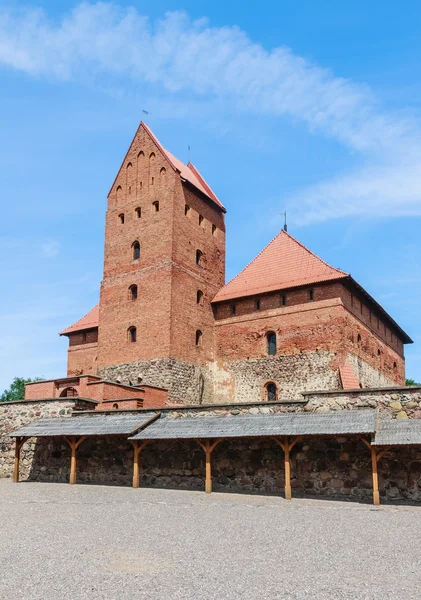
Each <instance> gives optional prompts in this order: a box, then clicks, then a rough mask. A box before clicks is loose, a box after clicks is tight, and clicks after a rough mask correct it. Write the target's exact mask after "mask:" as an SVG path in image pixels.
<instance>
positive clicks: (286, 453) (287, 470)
mask: <svg viewBox="0 0 421 600" xmlns="http://www.w3.org/2000/svg"><path fill="white" fill-rule="evenodd" d="M289 452H290V447H289V440H288V438H285V447H284V459H285V500H291V498H292V491H291V464H290V462H289Z"/></svg>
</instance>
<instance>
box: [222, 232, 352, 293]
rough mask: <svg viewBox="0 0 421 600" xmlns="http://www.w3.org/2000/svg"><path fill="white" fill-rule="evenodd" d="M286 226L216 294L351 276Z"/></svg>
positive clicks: (297, 285)
mask: <svg viewBox="0 0 421 600" xmlns="http://www.w3.org/2000/svg"><path fill="white" fill-rule="evenodd" d="M348 276H349V275H348V273H345V272H344V271H340V270H339V269H335V268H334V267H331V266H330V265H328V264H327V263H326V262H325V261H324V260H322V259H321V258H319V257H318V256H316V255H315V254H313V252H311V251H310V250H308V248H306V247H305V246H303V245H302V244H301V243H300V242H298V241H297V240H296V239H295V238H293V237H292V236H291V235H290V234H289V233H287V232H286V231H284V230H282V231H281V232H280V233H278V235H277V236H276V237H275V238H274V239H273V240H272V241H271V242H270V243H269V244H268V245H267V246H266V248H264V249H263V250H262V251H261V252H260V254H258V255H257V256H256V258H254V259H253V260H252V261H251V263H249V264H248V265H247V266H246V267H245V269H243V270H242V271H241V273H239V274H238V275H237V276H236V277H234V279H231V281H230V282H229V283H227V284H226V285H225V286H224V287H223V288H222V289H221V290H219V292H218V293H217V294H216V296H215V297H214V299H213V300H212V302H221V301H222V300H229V299H234V298H241V297H244V296H253V295H255V294H261V293H264V292H272V291H277V290H282V289H288V288H293V287H299V286H302V285H309V284H312V283H320V282H323V281H330V280H334V279H342V278H345V277H348Z"/></svg>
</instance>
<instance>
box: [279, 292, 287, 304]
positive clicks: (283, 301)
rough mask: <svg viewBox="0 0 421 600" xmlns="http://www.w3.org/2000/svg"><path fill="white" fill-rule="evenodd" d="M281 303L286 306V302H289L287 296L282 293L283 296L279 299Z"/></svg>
mask: <svg viewBox="0 0 421 600" xmlns="http://www.w3.org/2000/svg"><path fill="white" fill-rule="evenodd" d="M279 303H280V305H281V306H286V303H287V297H286V296H283V295H282V296H281V297H280V299H279Z"/></svg>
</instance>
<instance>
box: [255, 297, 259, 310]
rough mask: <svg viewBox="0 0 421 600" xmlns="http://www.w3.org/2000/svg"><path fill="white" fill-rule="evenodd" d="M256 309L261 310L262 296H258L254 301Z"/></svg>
mask: <svg viewBox="0 0 421 600" xmlns="http://www.w3.org/2000/svg"><path fill="white" fill-rule="evenodd" d="M254 310H260V298H256V300H255V301H254Z"/></svg>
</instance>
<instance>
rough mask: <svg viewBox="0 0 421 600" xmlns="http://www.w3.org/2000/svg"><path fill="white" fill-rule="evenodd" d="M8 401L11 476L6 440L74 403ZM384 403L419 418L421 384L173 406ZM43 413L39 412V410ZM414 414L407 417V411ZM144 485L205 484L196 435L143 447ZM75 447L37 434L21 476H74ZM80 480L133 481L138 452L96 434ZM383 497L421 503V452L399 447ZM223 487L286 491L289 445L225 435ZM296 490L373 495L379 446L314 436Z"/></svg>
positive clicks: (208, 411)
mask: <svg viewBox="0 0 421 600" xmlns="http://www.w3.org/2000/svg"><path fill="white" fill-rule="evenodd" d="M66 400H67V402H57V401H55V402H51V403H50V404H49V406H42V405H41V404H38V405H37V403H33V405H32V407H29V403H25V405H24V406H23V407H22V405H20V406H19V405H16V404H15V405H9V406H4V407H0V410H2V416H1V418H0V423H1V427H2V429H1V430H0V431H1V436H2V437H1V438H0V439H1V443H2V444H3V445H6V446H7V448H6V452H3V453H2V454H1V459H0V469H2V474H3V476H5V475H6V476H7V475H11V473H12V469H13V442H12V443H11V442H10V440H9V438H7V437H6V435H5V434H6V433H7V429H8V428H9V429H8V430H9V431H10V430H11V429H14V428H16V427H17V423H18V424H23V423H24V422H29V420H34V419H35V418H39V417H41V416H62V415H60V414H59V413H60V412H61V411H64V415H66V416H67V415H69V414H70V412H71V410H72V405H71V404H72V403H71V400H72V399H66ZM368 407H369V408H379V410H380V415H381V416H382V417H383V418H399V419H400V418H420V417H421V388H406V389H390V390H360V391H356V392H337V393H334V392H332V393H317V392H316V393H312V394H308V395H306V400H303V401H301V402H294V403H293V402H289V403H273V404H272V403H260V404H259V403H256V404H252V405H248V406H246V405H238V406H235V405H226V406H223V405H221V406H214V405H209V406H200V407H199V406H198V407H196V408H195V407H189V408H186V409H184V408H182V407H180V408H176V409H167V410H165V411H163V412H164V415H165V416H166V417H167V418H173V419H177V418H207V417H209V416H224V415H228V414H232V415H242V414H275V413H282V412H302V411H305V412H308V411H315V412H317V413H323V412H327V411H335V410H359V409H363V408H368ZM38 413H39V414H38ZM404 415H405V416H404ZM140 456H141V486H142V485H143V486H147V487H164V488H176V489H190V490H203V489H204V476H205V460H204V452H203V449H202V448H201V447H200V446H199V445H198V444H197V442H195V441H194V440H185V441H176V440H174V441H152V442H151V443H150V444H149V445H147V446H146V448H145V449H144V450H143V451H142V452H141V455H140ZM69 467H70V450H69V447H68V444H67V443H66V442H65V441H64V440H53V439H49V440H48V439H40V440H30V441H29V442H27V443H26V444H25V445H24V447H23V450H22V465H21V479H22V480H25V479H28V480H30V481H56V482H67V481H68V478H69ZM77 468H78V470H77V480H78V482H79V483H92V484H94V483H95V484H103V485H105V484H107V485H124V486H130V485H131V482H132V474H133V449H132V446H131V444H130V442H129V441H128V440H127V439H126V438H125V437H124V436H121V437H112V438H111V437H109V438H88V439H87V440H85V441H84V442H83V443H82V444H81V445H80V447H79V449H78V464H77ZM378 468H379V487H380V494H381V498H382V499H383V500H384V499H389V500H408V501H411V502H421V448H415V447H414V448H392V449H391V450H389V451H388V452H387V453H386V454H385V455H384V456H383V457H382V459H381V460H380V461H379V465H378ZM212 477H213V489H214V490H215V491H228V492H230V491H232V492H247V493H258V494H268V493H275V494H283V487H284V458H283V452H282V450H281V448H280V447H279V446H278V445H277V444H276V443H275V442H274V441H273V440H267V439H254V440H253V439H243V440H242V439H239V440H224V441H223V442H221V443H220V444H219V445H218V446H217V447H216V448H215V450H214V452H213V453H212ZM291 477H292V481H291V485H292V488H293V495H294V496H306V495H307V496H324V497H339V498H349V499H356V500H367V501H369V502H370V501H371V499H372V475H371V461H370V452H369V450H368V449H367V447H366V446H365V445H364V444H363V443H362V442H361V441H360V440H357V439H356V438H355V437H347V436H341V437H337V438H320V439H314V440H313V439H305V440H303V441H301V442H299V443H297V444H296V445H295V447H294V449H293V450H292V452H291Z"/></svg>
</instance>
